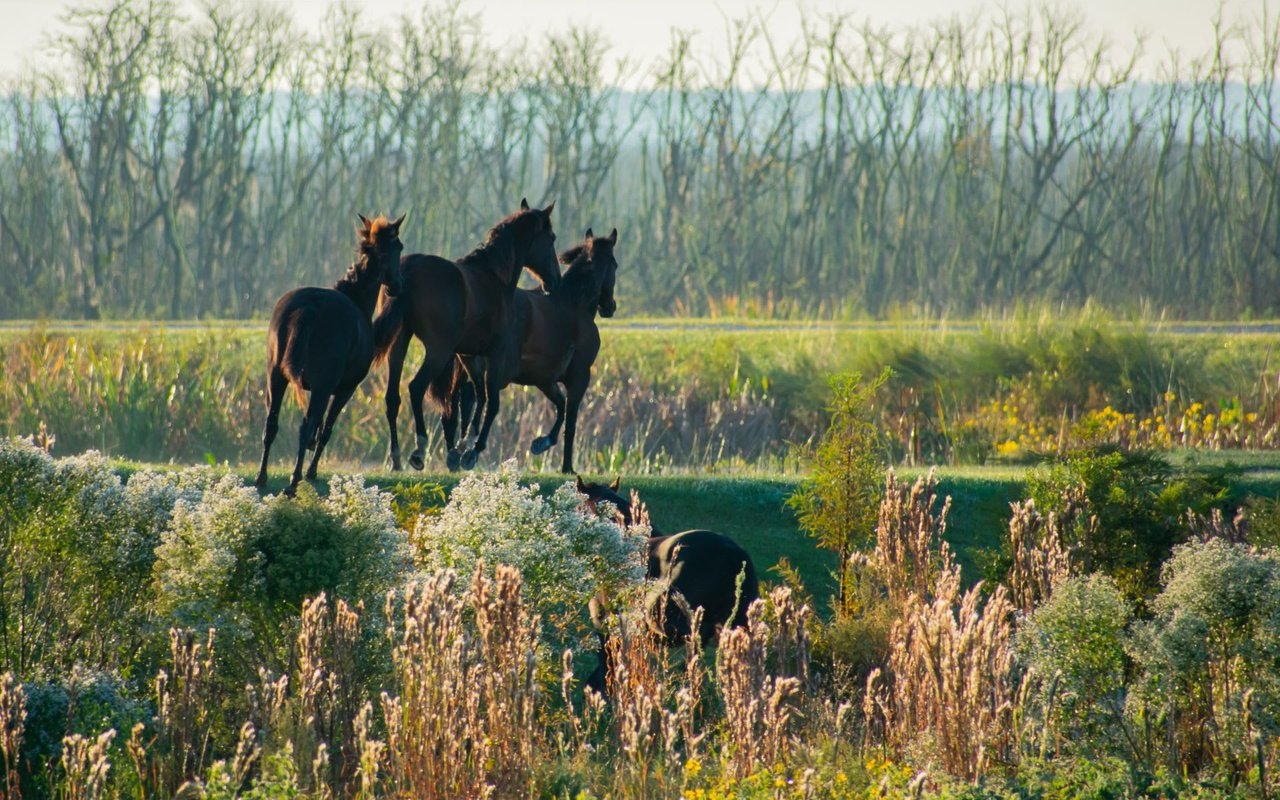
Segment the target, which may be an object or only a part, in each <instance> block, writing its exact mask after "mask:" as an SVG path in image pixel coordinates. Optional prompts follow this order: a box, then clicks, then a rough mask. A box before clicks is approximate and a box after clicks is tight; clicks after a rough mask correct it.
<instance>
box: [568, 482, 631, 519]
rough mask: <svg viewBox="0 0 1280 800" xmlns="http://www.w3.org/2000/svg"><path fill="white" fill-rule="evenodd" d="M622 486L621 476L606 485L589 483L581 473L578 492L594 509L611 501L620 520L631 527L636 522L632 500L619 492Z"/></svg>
mask: <svg viewBox="0 0 1280 800" xmlns="http://www.w3.org/2000/svg"><path fill="white" fill-rule="evenodd" d="M621 486H622V479H621V478H614V479H613V483H611V484H609V485H608V486H606V485H605V484H603V483H587V482H586V481H584V480H582V476H581V475H579V476H578V494H581V495H582V496H583V497H584V498H586V499H585V501H584V502H585V503H586V505H588V506H590V507H591V508H593V509H594V508H596V506H597V505H598V504H599V503H609V504H610V505H612V506H613V507H614V508H615V509H616V510H617V513H618V522H620V523H621V524H622V525H623V526H624V527H630V526H631V525H632V524H633V523H634V520H633V518H632V516H631V501H630V500H628V499H627V498H625V497H623V496H622V494H621V493H620V492H619V489H620V487H621Z"/></svg>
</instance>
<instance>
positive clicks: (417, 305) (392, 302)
mask: <svg viewBox="0 0 1280 800" xmlns="http://www.w3.org/2000/svg"><path fill="white" fill-rule="evenodd" d="M554 206H555V203H552V204H551V205H548V206H547V207H546V208H544V209H537V208H530V207H529V204H528V202H526V201H525V200H521V201H520V210H519V211H517V212H516V213H514V214H512V215H510V216H508V217H506V218H505V219H503V220H501V221H500V222H498V224H496V225H494V226H493V228H491V229H490V230H489V234H488V235H487V236H486V237H485V240H484V241H483V242H481V243H480V245H479V246H478V247H476V249H475V250H473V251H471V252H470V253H469V254H467V255H465V256H463V257H462V258H460V259H458V260H457V261H449V260H448V259H444V258H441V257H439V256H430V255H421V254H414V255H408V256H405V257H404V259H403V260H402V261H401V264H400V269H401V273H402V275H403V280H404V291H403V292H401V293H399V295H396V296H391V293H389V292H388V293H387V296H385V297H383V298H382V299H381V300H380V301H379V305H378V317H377V319H376V320H375V321H374V327H375V328H376V330H377V332H378V340H379V351H378V356H379V357H386V358H387V365H388V374H387V427H388V428H389V429H390V434H391V445H390V449H389V456H390V459H391V468H392V469H395V470H399V469H400V440H399V436H398V434H397V430H396V417H397V416H398V414H399V413H400V373H401V370H402V369H403V368H404V360H405V355H406V354H407V353H408V351H409V342H410V341H411V340H412V339H413V337H415V336H416V337H417V338H418V340H419V341H421V342H422V344H423V347H425V348H426V355H425V356H424V357H423V360H422V366H421V367H419V368H418V372H417V374H416V375H414V376H413V380H412V381H410V382H409V401H410V403H411V405H412V407H413V424H414V430H415V432H416V434H417V446H416V447H414V449H413V452H412V453H410V455H409V465H410V466H411V467H413V468H414V469H422V468H423V466H424V460H425V458H426V447H427V426H426V421H425V418H424V416H423V401H424V399H425V398H427V397H428V396H429V397H430V398H431V400H432V402H433V403H434V404H437V405H439V407H440V410H441V411H443V410H444V409H445V408H447V406H448V403H449V398H450V397H451V396H452V394H453V383H454V380H453V367H454V363H455V357H456V356H457V355H458V354H459V353H461V354H463V355H476V356H483V357H485V358H492V357H495V356H497V355H500V354H501V353H503V352H505V348H508V347H509V344H508V342H509V341H510V340H511V339H512V338H513V337H515V336H516V335H518V331H516V330H515V317H514V314H513V313H512V307H513V305H514V297H515V294H516V287H517V284H518V282H519V280H520V275H521V272H522V271H523V270H524V269H525V268H528V269H529V270H530V271H532V272H533V273H534V274H536V275H537V276H538V279H539V280H540V281H542V282H543V284H544V285H545V286H547V287H548V288H549V289H554V288H555V286H556V283H557V282H559V280H560V262H559V261H557V259H556V249H555V241H556V235H555V231H553V230H552V228H551V210H552V208H553V207H554ZM496 377H497V376H496V375H491V376H488V377H487V378H486V381H487V385H486V392H485V395H486V397H487V398H488V401H487V403H486V405H485V415H484V421H483V424H482V426H481V430H480V437H479V440H478V441H477V442H476V444H475V447H474V449H473V450H472V451H471V452H470V453H468V454H467V462H468V463H467V466H471V464H474V463H475V459H476V458H477V457H478V456H479V454H480V452H481V451H483V450H484V448H485V443H486V442H487V440H488V437H489V428H490V426H492V425H493V418H494V416H496V415H497V413H498V387H497V386H496V385H495V384H494V383H493V381H494V380H495V379H496ZM448 445H449V447H450V449H452V446H453V443H452V442H449V443H448Z"/></svg>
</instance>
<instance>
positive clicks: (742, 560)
mask: <svg viewBox="0 0 1280 800" xmlns="http://www.w3.org/2000/svg"><path fill="white" fill-rule="evenodd" d="M618 488H619V481H616V480H615V481H614V482H613V483H612V484H610V485H609V486H605V485H604V484H600V483H585V482H583V480H582V478H578V491H579V492H580V493H581V494H582V495H584V496H585V497H586V499H587V502H589V503H592V504H595V503H599V502H601V501H608V502H609V503H611V504H613V507H614V508H616V509H617V510H618V517H619V521H620V522H621V523H622V524H623V525H627V526H630V525H631V524H633V521H634V518H633V516H632V508H631V502H630V501H629V500H627V499H626V498H624V497H623V496H622V495H621V494H620V493H619V491H618ZM650 530H651V532H652V533H653V535H652V536H650V537H649V542H648V548H649V558H648V570H647V571H648V578H649V579H650V580H652V581H655V582H656V587H655V590H654V591H652V592H650V594H649V596H648V597H647V598H646V601H645V611H646V614H647V618H648V621H649V624H650V626H651V627H653V628H654V629H655V631H656V632H660V633H661V634H662V636H663V638H664V639H665V640H666V642H667V643H668V644H669V645H677V644H680V643H682V642H684V641H685V640H686V639H688V638H689V636H690V635H691V634H692V633H693V624H692V623H693V621H692V619H690V617H689V611H690V610H693V609H698V608H701V609H702V610H703V612H702V623H701V625H700V626H699V628H698V637H699V639H700V640H701V641H703V642H706V643H711V644H714V643H715V642H716V634H717V631H718V629H719V628H720V626H722V625H729V626H731V627H739V626H742V625H745V624H747V609H748V608H749V607H750V606H751V604H752V603H754V602H755V601H756V600H758V599H759V598H760V583H759V581H758V580H757V578H756V568H755V564H753V563H752V561H751V556H750V555H748V554H747V551H746V550H743V549H742V546H741V545H739V544H738V543H737V542H735V541H734V540H733V539H730V538H729V537H728V536H725V535H724V534H723V533H716V532H715V531H707V530H689V531H683V532H681V533H673V534H671V535H669V536H665V535H663V534H661V533H659V532H658V530H657V528H654V527H652V526H651V527H650ZM739 580H741V583H739ZM673 595H680V599H677V598H675V597H673ZM681 600H683V602H681ZM607 613H608V611H607V609H606V608H605V604H604V603H603V602H602V601H601V598H599V597H596V598H594V599H593V600H592V601H591V619H592V622H593V623H595V624H596V627H597V630H602V629H603V623H604V616H605V614H607ZM658 626H661V628H660V629H659V628H658ZM599 636H600V654H599V661H598V663H597V665H596V669H595V672H593V673H592V674H591V677H590V678H588V679H587V685H588V686H591V687H592V688H593V689H595V690H596V691H599V692H601V693H602V694H603V692H604V688H605V675H606V673H607V670H608V664H607V661H608V658H607V653H608V648H607V647H606V643H605V636H604V634H603V633H600V634H599Z"/></svg>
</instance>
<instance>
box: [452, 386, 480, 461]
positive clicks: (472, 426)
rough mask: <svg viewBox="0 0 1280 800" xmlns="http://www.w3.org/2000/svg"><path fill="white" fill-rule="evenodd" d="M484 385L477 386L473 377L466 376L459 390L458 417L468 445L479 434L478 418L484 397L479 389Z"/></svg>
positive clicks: (473, 441) (472, 442)
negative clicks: (465, 380)
mask: <svg viewBox="0 0 1280 800" xmlns="http://www.w3.org/2000/svg"><path fill="white" fill-rule="evenodd" d="M483 388H484V387H482V386H478V385H477V384H476V381H475V379H474V378H468V379H467V382H466V383H465V384H463V386H462V390H461V392H460V394H461V398H460V408H459V409H458V412H459V414H460V415H461V416H460V417H459V419H460V420H461V422H462V437H463V439H464V441H465V442H466V443H468V445H470V444H474V443H475V441H476V437H477V436H479V435H480V418H481V416H483V409H482V408H481V406H482V405H483V404H484V397H483V394H482V392H481V390H482V389H483Z"/></svg>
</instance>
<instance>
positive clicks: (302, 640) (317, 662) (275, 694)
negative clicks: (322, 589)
mask: <svg viewBox="0 0 1280 800" xmlns="http://www.w3.org/2000/svg"><path fill="white" fill-rule="evenodd" d="M360 611H361V609H360V608H359V607H357V608H355V609H353V608H351V607H350V606H348V605H347V603H346V601H344V600H338V602H337V605H336V606H335V607H334V609H333V611H332V612H330V609H329V603H328V599H327V598H326V596H325V595H324V593H321V594H319V595H318V596H316V597H314V598H312V599H310V600H307V601H305V602H304V603H303V606H302V619H301V627H300V630H299V632H298V640H297V644H298V680H297V686H298V697H297V708H296V710H295V712H294V714H295V717H294V718H293V719H291V720H287V721H285V720H283V719H281V714H280V713H278V712H282V711H284V710H285V708H286V707H287V705H286V702H287V701H286V698H285V697H283V695H284V694H285V693H287V690H288V686H289V683H288V681H276V682H274V684H272V682H270V681H264V686H263V697H264V699H266V700H267V707H268V708H274V709H275V710H276V712H277V713H276V715H275V716H276V718H277V724H280V723H283V724H284V726H285V727H284V730H285V733H286V735H287V736H288V738H289V739H290V741H292V742H293V745H294V748H295V749H294V757H295V759H296V762H297V765H298V767H299V774H302V775H307V774H311V775H315V774H316V765H317V759H319V758H320V749H321V748H325V751H326V754H325V757H324V758H323V759H322V761H323V763H324V765H325V767H326V769H327V772H326V774H325V775H324V776H323V780H322V781H321V782H320V783H319V784H316V785H315V787H314V788H316V789H317V790H320V789H322V788H324V787H330V786H344V785H346V783H347V782H348V781H350V780H352V779H353V778H354V776H355V772H356V770H357V769H358V765H359V758H360V756H359V752H358V751H357V750H356V749H355V730H354V724H355V719H356V716H357V714H358V713H359V712H358V709H359V708H360V701H361V695H360V686H359V681H358V680H357V676H356V650H357V647H358V644H359V640H360ZM335 747H337V748H338V750H337V758H336V759H334V758H332V757H331V756H330V755H329V754H330V753H331V752H333V748H335ZM304 768H305V769H304Z"/></svg>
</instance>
